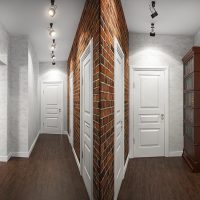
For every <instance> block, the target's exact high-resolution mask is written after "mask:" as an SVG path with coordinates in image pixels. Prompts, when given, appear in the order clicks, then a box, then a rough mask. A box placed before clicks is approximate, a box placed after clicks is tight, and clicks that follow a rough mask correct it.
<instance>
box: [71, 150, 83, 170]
mask: <svg viewBox="0 0 200 200" xmlns="http://www.w3.org/2000/svg"><path fill="white" fill-rule="evenodd" d="M72 151H73V154H74V157H75V160H76V164H77V166H78V169H79V172H81V165H80V162H79V160H78V156H77V155H76V151H75V149H74V148H72Z"/></svg>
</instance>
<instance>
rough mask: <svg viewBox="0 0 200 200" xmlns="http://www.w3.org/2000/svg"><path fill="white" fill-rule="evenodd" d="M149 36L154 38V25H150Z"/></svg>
mask: <svg viewBox="0 0 200 200" xmlns="http://www.w3.org/2000/svg"><path fill="white" fill-rule="evenodd" d="M150 36H151V37H155V36H156V33H155V24H154V23H151V32H150Z"/></svg>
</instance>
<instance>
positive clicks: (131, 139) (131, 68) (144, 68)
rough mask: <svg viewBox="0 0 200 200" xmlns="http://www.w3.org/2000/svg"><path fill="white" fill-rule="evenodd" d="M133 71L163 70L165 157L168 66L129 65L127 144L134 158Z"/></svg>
mask: <svg viewBox="0 0 200 200" xmlns="http://www.w3.org/2000/svg"><path fill="white" fill-rule="evenodd" d="M134 71H164V74H165V81H164V82H165V86H164V87H165V91H166V92H165V157H168V156H169V67H168V66H158V67H152V66H133V65H130V66H129V72H130V73H129V74H130V75H129V78H130V81H129V86H130V95H129V121H130V124H129V133H130V134H129V145H130V158H134V115H133V112H134V103H133V101H134V97H133V96H134V80H133V73H134Z"/></svg>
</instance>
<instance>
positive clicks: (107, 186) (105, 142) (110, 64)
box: [100, 0, 129, 200]
mask: <svg viewBox="0 0 200 200" xmlns="http://www.w3.org/2000/svg"><path fill="white" fill-rule="evenodd" d="M100 31H101V32H100V47H101V48H100V72H101V73H100V101H101V113H100V126H101V131H100V134H101V136H100V138H101V140H100V149H101V161H100V162H101V164H100V166H101V172H100V178H101V180H100V195H101V199H106V200H110V199H113V198H114V37H116V38H117V39H118V41H119V43H120V46H121V48H122V50H123V52H124V55H125V68H124V74H125V75H124V80H125V83H124V85H125V119H124V120H125V137H124V138H125V152H124V154H125V161H126V159H127V156H128V152H129V117H128V116H129V113H128V99H129V95H128V93H129V66H128V28H127V25H126V21H125V17H124V13H123V9H122V5H121V1H120V0H109V1H108V0H101V1H100Z"/></svg>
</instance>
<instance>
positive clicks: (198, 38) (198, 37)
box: [194, 30, 200, 46]
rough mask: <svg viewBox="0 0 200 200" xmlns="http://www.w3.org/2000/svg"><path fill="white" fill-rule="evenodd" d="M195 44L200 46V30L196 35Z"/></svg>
mask: <svg viewBox="0 0 200 200" xmlns="http://www.w3.org/2000/svg"><path fill="white" fill-rule="evenodd" d="M194 45H195V46H200V30H199V31H198V32H197V33H196V34H195V36H194Z"/></svg>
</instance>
